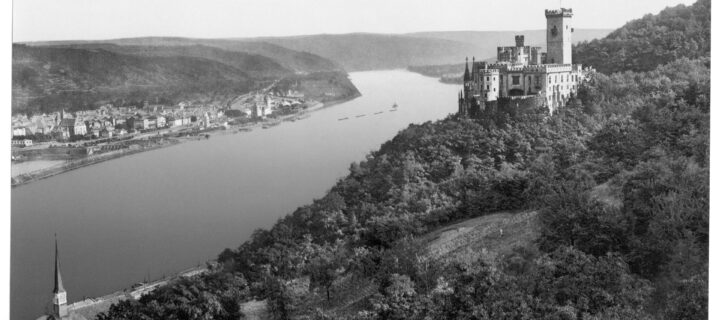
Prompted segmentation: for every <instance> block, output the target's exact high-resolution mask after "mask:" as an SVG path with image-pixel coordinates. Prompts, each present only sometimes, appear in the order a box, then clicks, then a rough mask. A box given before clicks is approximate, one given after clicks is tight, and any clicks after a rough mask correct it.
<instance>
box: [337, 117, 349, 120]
mask: <svg viewBox="0 0 720 320" xmlns="http://www.w3.org/2000/svg"><path fill="white" fill-rule="evenodd" d="M347 119H348V117H345V118H340V119H338V121H343V120H347Z"/></svg>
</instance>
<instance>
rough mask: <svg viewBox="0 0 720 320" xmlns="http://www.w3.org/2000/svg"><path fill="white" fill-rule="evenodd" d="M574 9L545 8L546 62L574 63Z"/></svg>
mask: <svg viewBox="0 0 720 320" xmlns="http://www.w3.org/2000/svg"><path fill="white" fill-rule="evenodd" d="M572 16H573V12H572V9H566V8H560V9H559V10H545V18H547V56H546V61H545V63H549V64H571V63H572V32H573V27H572V25H571V22H572Z"/></svg>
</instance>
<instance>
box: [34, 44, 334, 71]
mask: <svg viewBox="0 0 720 320" xmlns="http://www.w3.org/2000/svg"><path fill="white" fill-rule="evenodd" d="M90 44H115V45H122V46H145V47H180V46H206V47H215V48H219V49H223V50H226V51H233V52H243V53H247V54H254V55H261V56H264V57H267V58H270V59H273V60H275V61H276V62H277V63H279V64H280V65H282V66H283V67H285V68H287V69H290V70H292V71H297V72H321V71H338V70H341V69H342V67H340V66H338V65H337V64H336V63H334V62H333V61H330V60H328V59H326V58H323V57H320V56H318V55H315V54H312V53H308V52H299V51H295V50H291V49H288V48H284V47H281V46H278V45H275V44H271V43H267V42H261V41H249V40H242V39H193V38H178V37H144V38H125V39H110V40H98V41H52V42H32V43H28V45H33V46H49V45H52V46H58V45H62V46H78V45H81V46H86V45H90Z"/></svg>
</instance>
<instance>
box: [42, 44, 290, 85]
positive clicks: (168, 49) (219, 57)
mask: <svg viewBox="0 0 720 320" xmlns="http://www.w3.org/2000/svg"><path fill="white" fill-rule="evenodd" d="M56 47H70V48H78V49H102V50H106V51H111V52H115V53H119V54H132V55H139V56H147V57H173V56H182V57H194V58H202V59H208V60H212V61H216V62H220V63H223V64H227V65H230V66H233V67H235V68H237V69H238V70H242V71H243V72H245V73H247V74H248V75H250V76H251V77H252V78H255V79H266V78H269V79H276V78H279V77H282V76H287V75H289V74H292V73H293V72H292V70H290V69H288V68H286V67H284V66H283V65H281V64H280V63H278V62H277V61H275V60H273V59H271V58H268V57H266V56H261V55H258V54H249V53H245V52H238V51H228V50H222V49H219V48H216V47H208V46H202V45H187V46H137V45H117V44H110V43H89V44H75V45H68V46H62V45H61V46H56Z"/></svg>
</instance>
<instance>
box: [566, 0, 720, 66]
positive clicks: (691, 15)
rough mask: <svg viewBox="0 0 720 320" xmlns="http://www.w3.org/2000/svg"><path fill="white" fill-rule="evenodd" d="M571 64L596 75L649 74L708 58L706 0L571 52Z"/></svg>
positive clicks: (629, 26) (647, 19)
mask: <svg viewBox="0 0 720 320" xmlns="http://www.w3.org/2000/svg"><path fill="white" fill-rule="evenodd" d="M573 55H574V56H573V60H574V62H575V63H582V64H583V65H586V66H587V65H591V66H593V67H595V68H597V70H598V71H600V72H604V73H613V72H618V71H629V70H632V71H650V70H652V69H654V68H655V67H656V66H658V65H661V64H665V63H668V62H672V61H675V60H676V59H679V58H682V57H687V58H690V59H697V58H700V57H709V55H710V0H699V1H698V2H696V3H695V4H693V5H692V6H689V7H688V6H685V5H682V4H681V5H678V6H676V7H673V8H667V9H665V10H663V11H662V12H660V13H659V14H657V15H650V14H648V15H646V16H644V17H643V18H641V19H638V20H633V21H630V22H628V23H627V24H626V25H625V26H623V27H622V28H620V29H617V30H615V31H614V32H612V33H611V34H609V35H608V36H607V37H605V38H603V39H600V40H593V41H590V42H584V43H581V44H578V45H577V46H575V47H574V48H573Z"/></svg>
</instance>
